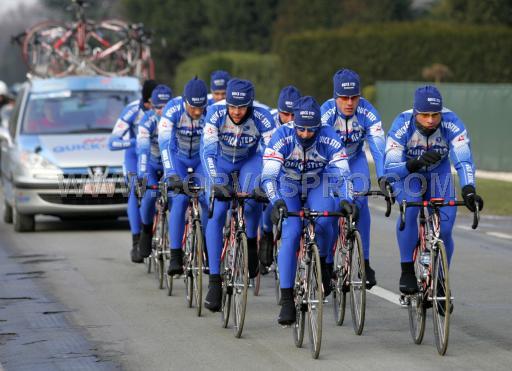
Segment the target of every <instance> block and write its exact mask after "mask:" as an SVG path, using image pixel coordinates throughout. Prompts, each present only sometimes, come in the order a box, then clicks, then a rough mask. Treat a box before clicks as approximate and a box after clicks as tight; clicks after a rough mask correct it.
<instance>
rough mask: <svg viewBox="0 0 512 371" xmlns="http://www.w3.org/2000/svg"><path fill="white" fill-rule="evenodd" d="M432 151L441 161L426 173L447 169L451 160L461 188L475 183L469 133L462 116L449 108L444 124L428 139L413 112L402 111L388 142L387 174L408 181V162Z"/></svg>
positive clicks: (442, 113)
mask: <svg viewBox="0 0 512 371" xmlns="http://www.w3.org/2000/svg"><path fill="white" fill-rule="evenodd" d="M430 150H434V151H436V152H438V153H439V154H441V156H442V160H441V161H439V162H438V163H437V164H435V165H432V166H429V167H428V168H427V169H423V172H436V171H437V169H438V168H441V167H444V163H445V162H448V161H449V157H450V158H451V160H452V163H453V165H454V167H455V169H456V170H457V173H458V175H459V180H460V184H461V187H464V186H465V185H468V184H471V185H474V184H475V167H474V164H473V159H472V156H471V147H470V140H469V136H468V133H467V131H466V128H465V127H464V123H463V122H462V121H461V120H460V119H459V117H458V116H457V115H456V114H455V113H454V112H452V111H450V110H449V109H446V108H443V111H442V112H441V124H440V125H439V127H438V128H437V130H435V131H434V132H433V133H431V134H430V135H428V136H427V135H425V134H423V133H422V132H420V131H419V130H418V128H417V127H416V125H415V121H414V114H413V111H412V110H409V111H405V112H402V113H401V114H400V115H398V116H397V117H396V118H395V121H394V122H393V125H392V126H391V130H390V131H389V135H388V139H387V143H386V158H385V169H386V174H387V175H388V176H397V177H399V178H405V177H406V176H407V175H408V174H409V171H408V170H407V168H406V166H405V164H406V162H407V160H409V159H412V158H417V157H418V156H421V155H422V154H423V153H425V152H426V151H430ZM448 155H449V156H448ZM443 172H444V170H443Z"/></svg>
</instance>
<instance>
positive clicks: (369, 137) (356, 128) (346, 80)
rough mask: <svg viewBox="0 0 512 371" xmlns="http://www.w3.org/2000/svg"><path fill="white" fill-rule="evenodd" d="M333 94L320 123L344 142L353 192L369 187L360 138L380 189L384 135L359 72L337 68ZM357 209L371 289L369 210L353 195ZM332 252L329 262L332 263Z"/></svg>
mask: <svg viewBox="0 0 512 371" xmlns="http://www.w3.org/2000/svg"><path fill="white" fill-rule="evenodd" d="M333 85H334V89H333V90H334V94H333V95H334V97H333V98H331V99H329V100H328V101H326V102H325V103H324V104H323V105H322V108H321V109H322V123H323V124H324V125H328V126H332V127H333V128H334V129H335V130H336V132H337V133H338V135H339V138H340V140H341V141H342V142H343V144H344V145H345V150H346V153H347V156H348V159H349V165H350V171H351V173H352V177H353V179H352V182H353V185H354V192H365V191H367V190H369V189H370V170H369V167H368V161H367V159H366V154H365V152H364V150H363V144H364V141H366V142H367V143H368V145H369V147H370V152H371V154H372V157H373V160H374V162H375V170H376V172H377V177H378V182H379V186H380V187H381V189H382V191H383V192H387V191H386V186H388V185H389V183H388V182H387V181H386V178H385V177H384V150H385V140H386V139H385V136H384V130H383V129H382V123H381V120H380V116H379V113H378V112H377V110H376V109H375V108H374V107H373V106H372V104H371V103H370V102H368V101H367V100H366V99H364V98H363V97H361V83H360V79H359V75H358V74H357V73H355V72H354V71H351V70H349V69H342V70H339V71H337V72H336V73H335V74H334V77H333ZM356 203H357V205H358V207H359V210H360V216H359V222H358V223H357V228H358V230H359V232H360V233H361V239H362V243H363V253H364V259H365V271H366V287H367V288H368V289H371V288H372V287H373V286H374V285H376V284H377V280H376V279H375V271H374V270H373V269H372V268H371V267H370V222H371V220H370V209H369V208H368V198H367V197H356ZM331 255H332V254H330V256H329V263H331V264H332V260H331V259H332V256H331Z"/></svg>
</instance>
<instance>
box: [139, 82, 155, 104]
mask: <svg viewBox="0 0 512 371" xmlns="http://www.w3.org/2000/svg"><path fill="white" fill-rule="evenodd" d="M157 85H158V83H157V82H156V81H155V80H146V81H144V84H142V102H144V103H146V102H148V101H149V98H151V93H152V92H153V89H154V88H156V86H157Z"/></svg>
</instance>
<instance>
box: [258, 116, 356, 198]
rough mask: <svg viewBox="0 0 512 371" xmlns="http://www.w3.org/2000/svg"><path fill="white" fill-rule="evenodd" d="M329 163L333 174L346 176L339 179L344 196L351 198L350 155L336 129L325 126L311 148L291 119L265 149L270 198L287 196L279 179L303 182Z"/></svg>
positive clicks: (264, 176)
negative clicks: (305, 143) (279, 184)
mask: <svg viewBox="0 0 512 371" xmlns="http://www.w3.org/2000/svg"><path fill="white" fill-rule="evenodd" d="M327 167H329V168H330V169H332V170H331V172H330V174H332V175H335V176H339V177H340V178H341V180H342V182H341V183H339V185H340V189H339V190H340V197H341V198H342V199H350V200H351V199H352V187H351V182H350V180H349V177H350V169H349V165H348V161H347V155H346V154H345V149H344V146H343V144H342V143H341V141H340V140H339V137H338V135H337V134H336V132H335V131H334V130H333V129H332V128H331V127H329V126H321V127H320V129H319V132H318V133H317V136H316V140H315V142H314V143H313V144H312V145H311V146H310V147H309V148H304V147H303V146H302V145H301V144H300V143H299V142H298V140H297V136H296V134H295V128H294V127H293V122H289V123H287V124H285V125H283V126H281V127H280V128H279V129H278V130H277V131H276V132H275V133H274V134H273V136H272V139H271V141H270V143H269V144H268V146H267V148H266V149H265V153H264V155H263V173H262V183H263V187H264V189H265V192H266V193H267V196H268V197H269V198H270V201H271V202H272V203H274V202H275V201H277V200H278V199H282V198H283V197H282V195H281V194H280V190H279V186H278V181H279V182H281V181H291V182H302V180H303V179H304V177H307V176H310V175H315V174H316V175H318V174H320V173H322V172H323V171H324V170H325V169H326V168H327ZM283 176H284V178H283ZM278 178H280V180H278Z"/></svg>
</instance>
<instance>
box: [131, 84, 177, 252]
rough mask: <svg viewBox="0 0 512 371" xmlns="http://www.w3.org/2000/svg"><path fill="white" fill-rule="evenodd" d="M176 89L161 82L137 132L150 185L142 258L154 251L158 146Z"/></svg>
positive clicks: (140, 171) (142, 173)
mask: <svg viewBox="0 0 512 371" xmlns="http://www.w3.org/2000/svg"><path fill="white" fill-rule="evenodd" d="M171 98H172V91H171V89H170V88H169V87H168V86H165V85H158V86H157V87H156V88H155V89H154V90H153V92H152V93H151V110H149V111H148V112H146V114H145V115H144V117H143V118H142V120H141V122H140V124H139V130H138V133H137V159H138V161H137V175H138V177H139V179H140V180H143V181H142V183H143V184H144V183H145V184H146V189H145V191H144V195H143V196H142V200H141V204H140V216H141V221H142V228H141V233H140V242H139V252H140V256H141V257H142V258H147V257H148V256H149V255H150V254H151V239H152V238H153V216H154V215H155V201H156V198H157V197H158V191H157V190H154V189H151V187H155V186H157V185H158V181H159V180H160V178H161V176H162V172H163V167H162V161H161V157H160V148H159V146H158V121H159V120H160V116H161V115H162V109H163V108H164V106H165V105H166V104H167V102H169V100H171Z"/></svg>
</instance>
